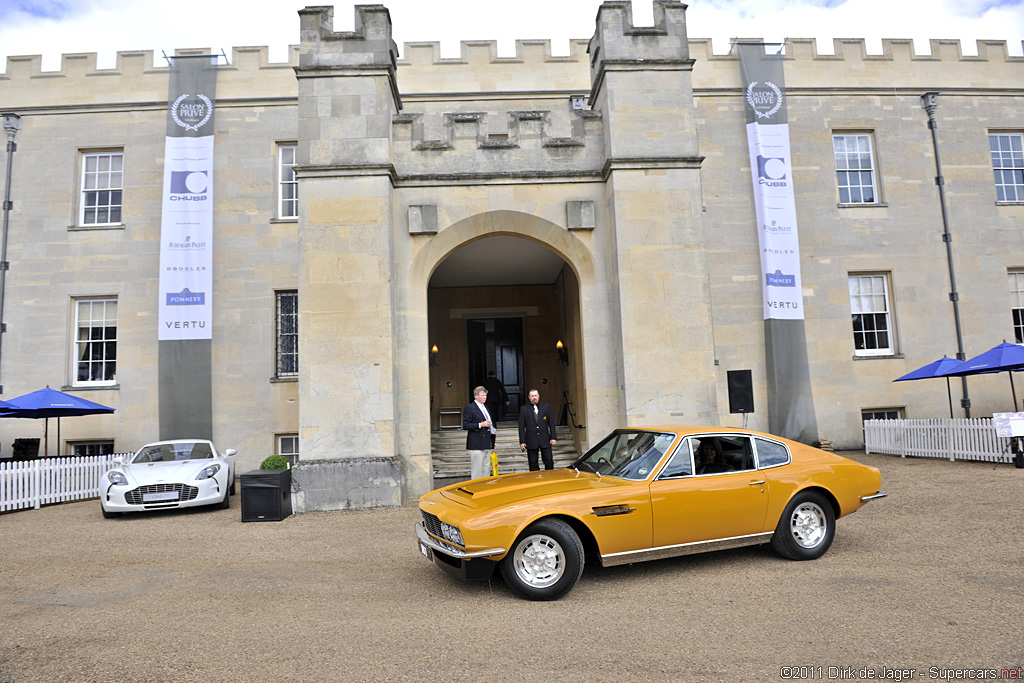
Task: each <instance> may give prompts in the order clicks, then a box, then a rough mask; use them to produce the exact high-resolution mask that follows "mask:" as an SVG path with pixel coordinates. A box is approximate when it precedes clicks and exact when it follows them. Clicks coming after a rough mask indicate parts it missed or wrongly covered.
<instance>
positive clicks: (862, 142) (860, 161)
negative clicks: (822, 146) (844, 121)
mask: <svg viewBox="0 0 1024 683" xmlns="http://www.w3.org/2000/svg"><path fill="white" fill-rule="evenodd" d="M873 138H874V136H873V135H872V134H871V133H863V132H862V133H858V132H839V133H832V160H833V163H834V164H835V167H836V191H837V193H838V195H839V204H840V205H842V206H863V205H871V204H879V203H880V202H881V201H882V200H881V197H879V191H878V172H877V167H878V162H877V160H876V158H875V143H874V140H873ZM851 145H852V149H851ZM865 146H866V147H867V150H864V149H863V147H865ZM840 148H842V149H840ZM865 161H866V162H867V163H868V164H869V165H868V166H867V167H865V166H864V163H865ZM864 173H867V174H868V176H869V178H870V184H865V182H864V178H863V176H862V174H864ZM854 174H855V175H856V177H853V175H854ZM854 180H856V181H857V182H853V181H854ZM865 190H870V192H871V199H864V194H865ZM844 191H845V192H846V199H845V200H844V199H843V192H844ZM855 195H859V198H858V197H856V196H855Z"/></svg>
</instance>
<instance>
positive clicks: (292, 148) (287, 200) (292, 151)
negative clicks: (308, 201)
mask: <svg viewBox="0 0 1024 683" xmlns="http://www.w3.org/2000/svg"><path fill="white" fill-rule="evenodd" d="M298 153H299V146H298V145H297V144H295V143H294V142H282V143H280V144H278V146H277V217H278V218H279V219H280V220H286V221H288V220H298V218H299V180H298V178H296V177H295V160H296V158H297V157H298Z"/></svg>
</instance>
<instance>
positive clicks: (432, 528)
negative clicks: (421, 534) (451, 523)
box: [420, 510, 444, 538]
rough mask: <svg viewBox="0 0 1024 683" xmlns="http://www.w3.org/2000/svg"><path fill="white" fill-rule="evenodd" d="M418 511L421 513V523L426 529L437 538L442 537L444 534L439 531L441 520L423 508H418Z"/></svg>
mask: <svg viewBox="0 0 1024 683" xmlns="http://www.w3.org/2000/svg"><path fill="white" fill-rule="evenodd" d="M420 513H421V514H422V515H423V525H424V526H425V527H427V531H429V532H430V533H431V534H433V535H434V536H437V537H438V538H444V534H442V533H441V520H439V519H438V518H437V516H436V515H432V514H430V513H429V512H426V511H424V510H420Z"/></svg>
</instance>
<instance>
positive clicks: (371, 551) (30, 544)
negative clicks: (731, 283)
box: [0, 453, 1024, 683]
mask: <svg viewBox="0 0 1024 683" xmlns="http://www.w3.org/2000/svg"><path fill="white" fill-rule="evenodd" d="M847 455H848V456H851V457H853V458H854V459H857V460H860V461H862V462H865V463H868V464H871V465H874V466H876V467H879V468H880V469H881V470H882V489H883V490H884V491H886V492H888V493H889V498H886V499H883V500H880V501H875V502H872V503H870V504H869V505H867V506H866V507H865V508H864V509H862V510H860V511H859V512H857V513H855V514H854V515H852V516H850V517H846V518H843V519H841V520H839V523H838V532H837V534H836V540H835V543H834V544H833V546H832V549H831V550H830V551H829V552H828V553H827V554H826V555H825V556H824V557H823V558H822V559H820V560H817V561H814V562H791V561H787V560H782V559H780V558H778V557H777V556H776V555H774V554H773V553H772V552H771V550H770V549H769V548H768V547H767V546H762V547H757V548H743V549H738V550H732V551H724V552H719V553H715V554H708V555H696V556H689V557H683V558H676V559H672V560H662V561H657V562H649V563H642V564H636V565H630V566H622V567H613V568H608V569H602V568H600V567H593V566H588V568H587V569H586V571H585V572H584V574H583V577H582V579H581V580H580V583H579V584H578V585H577V586H576V588H575V589H574V590H573V591H572V592H571V593H570V594H569V595H568V596H567V597H566V598H564V599H562V600H560V601H558V602H554V603H531V602H525V601H523V600H519V599H517V598H515V597H514V596H513V595H512V594H511V592H510V591H509V590H508V588H506V587H505V585H504V583H503V582H502V581H501V579H500V578H499V579H495V580H493V581H491V582H490V583H489V584H488V583H487V582H472V583H464V582H459V581H456V580H453V579H450V578H449V577H448V576H447V575H445V574H444V573H442V572H441V571H440V570H438V569H437V568H435V567H433V566H432V565H430V564H429V563H428V562H426V560H424V559H423V558H422V556H421V555H420V554H419V551H418V549H417V547H416V542H415V539H414V536H413V533H412V526H413V524H414V523H415V522H416V521H417V520H418V518H419V512H418V510H417V508H416V507H415V506H406V507H402V508H397V509H383V510H368V511H355V512H334V513H312V514H304V515H298V516H293V517H289V518H287V519H286V520H284V521H282V522H265V523H251V524H242V523H241V522H240V510H239V503H238V499H237V498H236V499H234V500H233V501H232V507H231V509H230V510H199V511H187V510H186V511H170V512H163V513H153V514H144V515H141V514H140V515H128V516H125V517H122V518H120V519H115V520H104V519H103V518H102V517H101V516H100V509H99V503H98V502H97V501H95V500H91V501H84V502H78V503H66V504H63V505H56V506H51V507H46V508H43V509H42V510H28V511H22V512H17V513H10V514H4V515H0V539H2V541H0V543H2V545H0V682H3V683H9V682H11V683H21V682H23V681H246V682H253V681H350V680H351V681H392V680H402V681H406V680H408V681H420V680H431V679H435V680H439V681H448V680H466V681H469V680H474V681H475V680H481V681H494V680H502V679H505V680H509V681H516V682H517V683H519V682H521V681H584V680H585V681H633V680H643V679H650V680H665V681H779V680H782V677H783V674H785V675H786V677H787V678H789V679H795V680H863V674H866V673H867V671H866V670H865V669H871V670H873V672H874V673H875V676H876V679H881V678H883V676H888V678H889V680H894V679H896V680H899V679H902V680H943V679H946V680H949V679H952V677H953V676H954V675H956V674H957V672H958V671H960V672H961V675H964V674H963V670H965V669H978V668H984V669H992V670H995V673H997V674H998V673H999V671H1000V670H1002V669H1014V670H1016V669H1017V668H1018V667H1020V666H1022V665H1024V637H1022V633H1024V629H1022V627H1021V618H1022V616H1024V545H1022V541H1024V512H1022V503H1024V471H1021V470H1016V469H1014V468H1013V467H1012V466H1010V465H999V466H998V467H995V468H994V467H993V465H992V464H984V463H964V462H957V463H951V462H948V461H939V460H911V459H907V460H902V459H900V458H896V457H892V456H876V455H864V454H863V453H849V454H847ZM783 667H809V668H806V669H792V670H790V669H784V668H783ZM818 667H821V668H820V669H818ZM829 667H836V668H835V669H834V670H831V671H830V669H829ZM900 669H912V670H913V672H912V673H911V674H910V675H908V674H907V673H906V672H902V673H896V672H895V671H894V670H900ZM830 673H831V674H833V676H832V677H831V678H830ZM840 677H842V678H840Z"/></svg>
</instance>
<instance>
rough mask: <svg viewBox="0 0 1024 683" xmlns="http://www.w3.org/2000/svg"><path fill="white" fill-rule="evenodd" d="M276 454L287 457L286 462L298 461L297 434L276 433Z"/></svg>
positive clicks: (293, 462)
mask: <svg viewBox="0 0 1024 683" xmlns="http://www.w3.org/2000/svg"><path fill="white" fill-rule="evenodd" d="M277 454H278V455H283V456H284V457H286V458H288V462H290V463H291V464H293V465H294V464H295V463H297V462H298V461H299V435H298V434H278V435H277Z"/></svg>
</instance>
